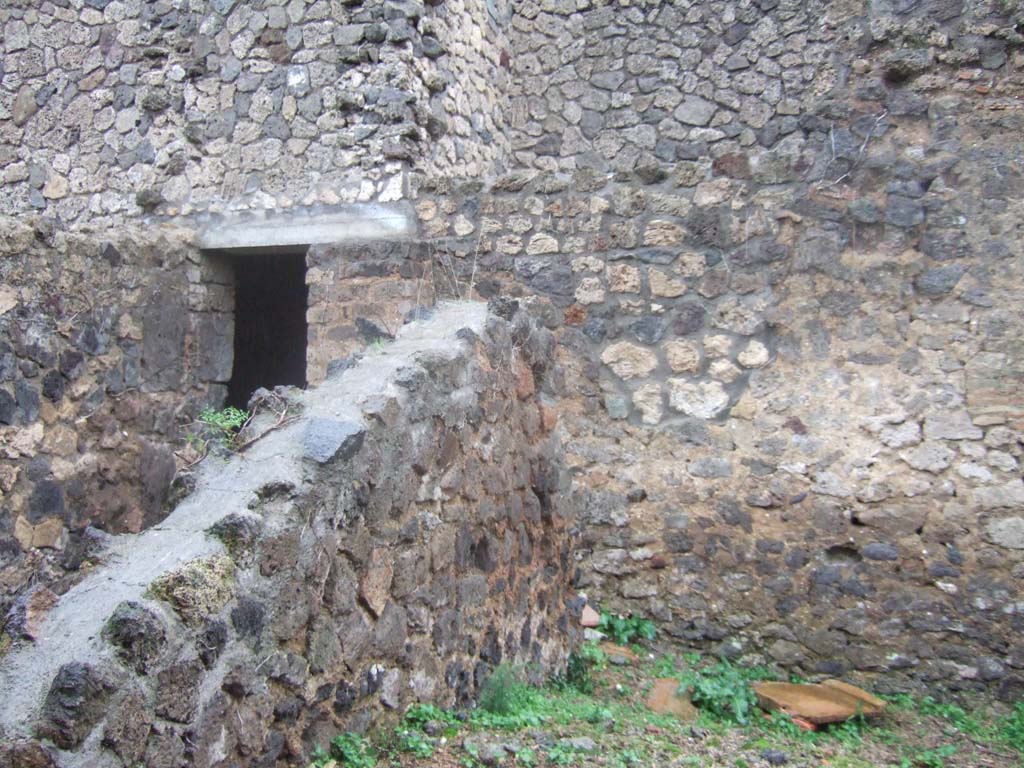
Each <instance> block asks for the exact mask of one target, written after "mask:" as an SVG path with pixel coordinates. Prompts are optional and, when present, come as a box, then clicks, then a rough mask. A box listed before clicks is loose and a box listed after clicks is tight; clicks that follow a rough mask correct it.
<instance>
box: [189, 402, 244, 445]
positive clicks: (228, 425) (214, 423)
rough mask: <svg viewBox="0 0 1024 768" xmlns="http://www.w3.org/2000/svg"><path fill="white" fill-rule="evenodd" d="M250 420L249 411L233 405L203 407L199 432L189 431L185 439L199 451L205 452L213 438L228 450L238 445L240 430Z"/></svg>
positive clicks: (198, 421)
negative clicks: (216, 407)
mask: <svg viewBox="0 0 1024 768" xmlns="http://www.w3.org/2000/svg"><path fill="white" fill-rule="evenodd" d="M248 420H249V413H248V412H247V411H243V410H242V409H241V408H235V407H234V406H232V405H229V406H227V407H226V408H222V409H221V410H216V409H215V408H203V410H202V411H200V412H199V416H198V418H197V419H196V422H197V423H198V424H199V425H201V429H200V430H199V432H189V433H188V434H187V435H186V436H185V439H186V440H187V441H188V443H189V445H191V446H192V447H193V448H195V449H196V450H197V451H201V452H205V451H206V449H207V447H208V446H209V443H210V441H211V440H212V441H213V442H215V443H216V444H217V445H219V446H221V447H222V448H225V449H227V450H233V449H234V448H236V447H237V445H236V439H237V437H238V431H239V430H240V429H241V428H242V427H243V426H245V422H246V421H248Z"/></svg>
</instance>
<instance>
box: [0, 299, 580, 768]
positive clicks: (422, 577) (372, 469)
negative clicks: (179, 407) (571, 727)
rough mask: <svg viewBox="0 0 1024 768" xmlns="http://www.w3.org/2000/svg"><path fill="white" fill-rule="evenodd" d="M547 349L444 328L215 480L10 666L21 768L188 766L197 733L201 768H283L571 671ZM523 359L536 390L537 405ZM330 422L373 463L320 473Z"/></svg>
mask: <svg viewBox="0 0 1024 768" xmlns="http://www.w3.org/2000/svg"><path fill="white" fill-rule="evenodd" d="M546 338H547V337H546V331H545V330H544V328H543V326H542V325H541V324H540V323H539V322H538V321H537V320H536V319H535V318H533V317H532V316H530V315H528V314H526V313H523V312H520V313H519V314H514V315H511V316H510V321H506V320H504V319H502V318H499V317H497V316H495V315H488V314H487V312H486V311H485V307H484V305H482V304H479V303H474V304H468V303H462V304H452V305H445V306H443V307H438V308H437V309H436V310H435V316H434V318H433V319H432V320H430V321H427V322H422V323H414V324H410V325H408V326H406V327H405V329H403V331H402V332H401V333H399V334H398V336H397V338H396V339H395V340H394V341H393V342H392V343H391V344H390V345H389V346H388V347H387V348H386V349H385V350H383V351H382V352H381V353H380V354H374V355H368V356H367V357H366V358H364V359H363V360H362V361H360V362H359V363H358V364H356V365H354V366H353V367H350V368H349V369H348V370H346V371H345V372H344V373H342V374H341V375H340V376H336V377H335V378H333V379H331V380H330V381H328V382H327V383H325V384H324V385H322V386H321V387H319V388H312V389H310V390H309V391H307V392H305V393H302V394H301V396H297V397H300V398H301V406H302V407H301V410H300V411H299V412H300V413H301V415H300V416H299V417H298V418H297V421H296V423H292V424H289V425H287V426H285V427H283V428H280V429H276V430H273V431H271V432H268V433H267V434H266V436H265V437H264V438H263V439H261V440H259V441H258V442H256V443H255V444H254V445H253V447H252V448H251V449H249V450H248V451H247V452H245V453H244V454H243V455H238V456H234V457H232V458H231V459H230V460H229V461H226V462H223V461H222V462H218V464H217V465H216V466H214V465H213V464H212V463H210V464H204V467H203V472H202V476H201V477H200V478H199V480H198V482H197V485H196V488H195V490H194V491H193V492H192V494H191V495H190V496H189V497H187V498H186V499H185V500H184V501H183V502H182V503H181V505H179V506H178V508H177V509H176V510H175V511H174V512H172V513H171V515H170V516H169V517H168V518H167V519H166V520H165V521H164V522H163V523H162V524H161V525H160V526H159V527H157V528H155V529H151V530H149V531H146V532H145V533H143V534H141V535H140V536H137V537H134V536H120V537H113V538H112V539H111V540H110V541H109V542H107V545H106V547H107V549H106V551H107V552H108V553H109V556H108V557H106V558H104V560H105V562H106V564H100V565H98V566H97V567H96V568H95V569H94V570H93V572H92V573H91V574H89V575H88V576H86V577H85V578H84V579H83V580H82V581H81V582H80V583H79V584H77V585H76V586H75V587H73V588H72V589H71V590H70V591H69V592H68V593H67V594H65V595H64V596H63V597H62V598H61V600H60V601H59V602H58V603H57V605H56V606H54V607H53V608H52V609H51V610H50V611H49V613H47V615H46V616H45V617H43V618H41V619H40V621H41V622H42V623H43V624H42V626H41V629H40V631H39V633H38V636H37V637H36V640H35V641H34V642H29V641H19V643H18V644H16V645H15V646H14V647H13V648H11V649H9V651H8V652H7V653H6V654H5V656H4V658H3V663H2V665H0V685H2V686H3V689H4V691H5V697H4V701H3V702H0V730H2V732H3V734H4V737H5V743H4V746H3V747H0V750H6V752H3V751H0V758H4V759H6V758H7V757H10V755H11V754H13V753H12V752H10V749H9V747H8V745H9V744H12V743H15V741H16V740H21V739H25V738H32V737H36V738H43V739H49V740H50V741H52V742H53V743H55V744H57V745H58V746H59V747H61V748H62V749H64V750H68V752H66V753H65V754H64V755H63V756H62V758H61V759H62V762H61V765H67V766H87V765H101V764H108V763H109V764H120V762H119V761H124V762H125V763H126V764H136V763H137V762H139V761H140V760H143V756H144V760H145V762H146V764H148V765H178V764H180V761H181V759H182V753H181V747H182V745H183V744H184V742H183V741H182V740H181V739H180V738H179V735H180V734H182V733H186V732H187V733H189V734H190V736H189V741H188V744H187V749H188V754H189V758H188V762H189V763H190V764H194V765H203V766H212V765H215V764H218V763H220V762H223V761H224V760H225V759H230V760H232V761H233V762H236V763H237V764H240V765H262V764H265V762H261V761H262V758H261V757H260V756H261V755H262V754H263V750H264V745H266V744H268V743H271V742H276V743H278V745H279V748H278V752H277V754H278V756H279V757H282V759H283V757H284V756H290V759H293V760H294V761H296V762H302V763H304V762H308V760H309V759H310V754H311V752H312V750H313V748H314V747H316V746H320V745H322V744H323V743H324V742H325V741H326V740H327V739H329V738H331V736H332V735H334V734H336V733H337V732H340V731H344V730H347V729H351V728H354V727H356V724H357V723H358V724H361V725H360V726H359V727H366V725H367V724H369V723H370V722H371V721H372V720H373V719H374V718H377V717H384V716H385V715H384V713H385V712H391V711H393V712H399V713H400V712H403V711H404V710H405V709H406V708H407V707H408V706H409V705H410V704H411V703H413V702H414V701H417V700H427V701H433V702H436V703H438V704H439V705H442V706H446V707H449V706H453V705H458V706H464V705H467V704H468V703H469V700H470V698H471V697H473V696H474V695H475V692H476V686H477V685H478V684H479V683H480V682H481V681H482V680H483V679H485V677H486V671H487V670H488V669H490V668H493V667H495V666H496V665H497V664H498V663H500V662H501V661H502V660H508V661H509V662H510V663H515V664H527V663H529V664H531V665H537V668H538V669H540V670H542V671H544V672H545V673H554V672H556V671H558V670H559V669H560V668H561V667H562V665H564V660H565V657H566V655H567V653H568V650H569V648H570V647H571V646H572V644H573V643H575V642H577V640H578V637H577V635H578V633H579V630H578V629H576V628H575V626H574V625H575V622H574V621H572V620H571V617H572V615H573V609H572V608H571V607H570V606H571V601H570V600H569V597H570V595H569V594H568V587H569V578H570V575H571V568H572V567H573V562H574V559H573V556H572V547H573V542H574V537H573V535H572V534H571V533H570V530H569V525H570V523H571V521H572V519H573V517H574V516H575V504H576V502H575V496H574V492H573V491H572V490H571V489H570V487H569V485H568V482H567V480H568V476H567V474H566V472H565V469H564V466H563V464H562V459H561V450H560V447H559V444H558V440H557V436H556V434H555V432H553V431H552V430H553V427H554V423H553V422H551V421H550V420H548V419H546V418H545V416H544V413H543V411H544V405H543V400H544V399H546V398H551V397H553V396H554V395H556V393H557V390H556V389H554V387H556V386H558V383H559V382H560V380H561V374H560V371H559V370H558V368H557V366H556V365H555V363H554V361H553V360H552V359H551V356H550V354H549V352H550V349H549V347H548V346H547V345H546V342H545V339H546ZM513 355H515V356H517V357H518V359H519V360H521V361H522V362H523V363H524V364H525V365H526V366H527V367H529V369H530V370H531V371H532V372H533V374H534V375H535V376H536V378H537V388H536V390H534V391H531V392H530V394H528V395H526V396H523V395H522V393H521V392H520V388H519V386H518V382H517V378H516V377H515V376H514V375H509V372H508V371H507V369H506V368H505V367H504V363H505V361H507V360H509V359H510V358H511V357H512V356H513ZM413 374H416V375H413ZM428 381H429V385H427V382H428ZM331 417H333V418H334V419H342V420H343V422H344V423H355V422H361V423H365V424H366V425H367V426H366V427H365V429H364V430H363V432H365V434H364V438H363V440H362V442H361V443H360V444H359V445H358V447H356V448H355V449H354V450H353V451H352V452H351V455H349V456H348V458H347V460H346V461H345V462H338V461H334V462H330V463H327V464H321V463H319V462H304V461H303V460H302V457H303V455H304V451H305V449H306V446H307V444H308V440H307V436H308V434H309V429H310V425H315V424H317V423H318V422H320V421H323V420H327V419H329V418H331ZM253 511H256V512H258V514H259V517H260V519H261V523H262V524H261V525H259V526H256V527H255V528H253V529H252V530H251V531H250V534H251V535H247V537H246V541H247V542H248V543H247V544H246V545H245V546H226V544H227V542H228V541H229V540H230V541H233V540H234V539H232V538H231V537H230V536H227V535H226V534H224V533H223V530H224V528H225V526H223V525H220V524H219V523H221V522H223V521H225V520H228V519H232V520H237V519H240V518H242V517H244V516H245V515H247V514H248V515H252V514H253ZM236 527H237V526H236ZM210 530H217V531H222V533H221V535H220V538H214V537H213V536H210V535H207V533H206V532H207V531H210ZM238 584H244V587H245V588H244V591H243V590H239V589H236V588H235V585H238ZM90 595H93V597H91V598H90V597H89V596H90ZM97 643H98V644H99V645H97ZM197 652H198V653H197ZM97 655H98V656H100V657H102V658H104V659H110V660H111V661H110V668H109V669H108V667H107V666H106V664H107V662H103V664H102V665H101V664H100V663H99V662H93V661H92V659H93V658H94V657H96V656H97ZM114 659H117V660H119V661H120V662H122V664H116V663H115V662H114ZM55 663H56V664H57V665H58V666H59V671H58V672H57V674H56V677H54V676H53V672H52V670H53V669H54V664H55ZM413 681H414V682H415V684H412V682H413ZM101 723H103V724H102V727H101ZM311 733H316V734H322V735H323V736H324V739H322V740H321V739H320V736H316V737H310V736H309V734H311ZM274 734H277V735H276V736H275V735H274ZM18 743H20V741H18ZM176 745H177V746H176ZM11 749H12V748H11ZM18 749H21V747H20V746H19V747H18ZM282 750H283V751H282ZM275 759H276V758H275Z"/></svg>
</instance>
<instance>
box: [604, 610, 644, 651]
mask: <svg viewBox="0 0 1024 768" xmlns="http://www.w3.org/2000/svg"><path fill="white" fill-rule="evenodd" d="M597 629H598V631H600V632H602V633H604V634H605V635H606V636H608V637H610V638H611V639H612V640H613V641H614V642H616V643H618V644H619V645H629V644H630V643H631V642H633V640H634V638H640V639H643V640H653V639H654V636H655V634H656V633H657V630H656V628H655V626H654V622H653V621H651V620H650V619H642V618H640V617H639V616H621V615H617V614H612V613H602V614H601V619H600V621H599V622H598V624H597Z"/></svg>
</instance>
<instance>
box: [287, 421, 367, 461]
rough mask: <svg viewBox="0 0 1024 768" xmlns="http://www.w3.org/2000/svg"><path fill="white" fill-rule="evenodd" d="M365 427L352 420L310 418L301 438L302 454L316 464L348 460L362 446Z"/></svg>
mask: <svg viewBox="0 0 1024 768" xmlns="http://www.w3.org/2000/svg"><path fill="white" fill-rule="evenodd" d="M365 435H366V429H365V427H363V425H362V424H359V423H356V422H354V421H335V420H332V419H322V418H316V419H311V420H310V422H309V424H308V425H307V426H306V431H305V434H304V435H303V438H302V450H303V456H304V457H305V458H307V459H309V460H311V461H315V462H317V463H318V464H327V463H330V462H332V461H348V460H349V459H351V458H352V457H353V456H355V455H356V454H357V453H358V452H359V450H360V448H362V446H363V439H364V437H365Z"/></svg>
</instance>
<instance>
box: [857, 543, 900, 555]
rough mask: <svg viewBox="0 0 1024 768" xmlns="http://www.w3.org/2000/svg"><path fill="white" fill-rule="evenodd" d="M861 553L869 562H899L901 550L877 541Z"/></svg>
mask: <svg viewBox="0 0 1024 768" xmlns="http://www.w3.org/2000/svg"><path fill="white" fill-rule="evenodd" d="M860 553H861V554H862V555H864V557H866V558H867V559H868V560H898V559H899V557H900V553H899V550H898V549H896V547H894V546H893V545H892V544H884V543H882V542H879V541H876V542H873V543H871V544H868V545H867V546H866V547H864V548H862V549H861V551H860Z"/></svg>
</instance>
